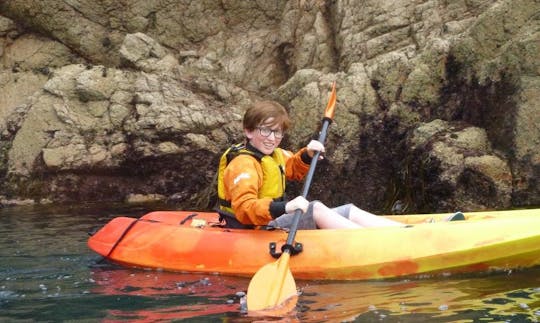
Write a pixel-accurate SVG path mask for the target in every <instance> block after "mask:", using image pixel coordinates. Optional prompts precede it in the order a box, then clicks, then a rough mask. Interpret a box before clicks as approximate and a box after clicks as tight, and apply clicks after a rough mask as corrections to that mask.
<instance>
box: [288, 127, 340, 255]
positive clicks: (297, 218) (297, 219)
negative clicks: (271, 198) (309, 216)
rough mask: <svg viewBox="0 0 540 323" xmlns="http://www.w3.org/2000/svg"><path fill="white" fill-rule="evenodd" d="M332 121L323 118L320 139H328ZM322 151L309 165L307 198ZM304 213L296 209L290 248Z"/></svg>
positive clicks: (305, 193) (289, 237) (304, 190)
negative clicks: (327, 135)
mask: <svg viewBox="0 0 540 323" xmlns="http://www.w3.org/2000/svg"><path fill="white" fill-rule="evenodd" d="M331 122H332V119H330V118H328V117H325V118H323V124H322V128H321V132H320V134H319V141H320V142H322V143H324V141H325V139H326V133H327V132H328V127H329V126H330V123H331ZM320 154H321V152H320V151H317V152H315V154H313V158H312V159H311V164H310V165H309V171H308V173H307V175H306V180H305V182H304V188H303V189H302V196H303V197H304V198H307V195H308V192H309V187H310V186H311V181H312V180H313V174H314V173H315V167H317V162H318V161H319V156H320ZM301 215H302V210H301V209H296V210H295V211H294V217H293V221H292V225H291V228H290V230H289V235H288V236H287V243H286V245H287V246H289V248H290V247H291V246H292V244H293V242H294V238H295V237H296V231H298V222H300V216H301ZM289 248H285V250H284V251H283V252H289V253H290V250H289Z"/></svg>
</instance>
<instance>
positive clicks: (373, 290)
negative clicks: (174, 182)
mask: <svg viewBox="0 0 540 323" xmlns="http://www.w3.org/2000/svg"><path fill="white" fill-rule="evenodd" d="M155 209H157V208H155V207H154V208H152V209H150V208H149V207H134V206H125V205H106V206H104V205H79V206H76V207H75V206H60V207H59V206H56V207H47V208H44V207H37V206H35V207H14V208H7V209H0V247H1V248H0V259H1V261H0V321H2V322H4V321H7V322H29V321H42V322H59V321H67V320H70V321H85V322H121V321H126V322H127V321H129V322H159V321H163V322H168V321H188V322H189V321H193V322H201V321H203V322H204V321H206V322H215V321H228V322H231V321H234V322H252V321H254V320H260V319H266V320H269V321H273V320H278V319H277V318H276V319H273V318H254V317H249V316H246V315H245V313H243V312H242V311H241V310H240V308H241V306H240V299H241V297H242V296H243V292H244V291H245V290H246V289H247V285H248V283H249V279H248V278H236V277H225V276H212V275H199V274H181V273H168V272H160V271H148V270H143V269H133V268H120V267H118V266H115V265H112V264H109V263H107V262H102V261H101V258H100V257H99V256H97V255H95V254H94V253H92V251H90V250H89V249H88V247H87V246H86V241H87V239H88V234H87V232H88V231H90V230H91V229H92V228H94V227H96V226H101V225H103V224H105V223H106V222H108V221H109V220H110V219H112V218H113V217H115V216H118V215H128V216H134V217H138V216H140V215H142V214H145V213H146V212H148V211H151V210H155ZM297 285H298V287H299V288H300V289H301V291H302V295H301V297H300V299H299V305H298V308H297V311H296V313H292V314H291V316H290V317H288V318H287V319H288V320H290V321H301V322H322V321H324V322H327V321H330V322H343V321H347V322H424V321H427V322H456V321H459V322H478V321H482V322H484V321H486V322H538V321H540V268H534V269H531V270H526V271H514V272H505V273H497V274H482V275H475V276H471V275H468V276H450V277H449V276H446V277H445V276H438V277H423V278H418V279H416V278H415V279H402V280H393V281H370V282H313V281H298V282H297Z"/></svg>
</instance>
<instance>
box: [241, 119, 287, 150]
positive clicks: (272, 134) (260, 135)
mask: <svg viewBox="0 0 540 323" xmlns="http://www.w3.org/2000/svg"><path fill="white" fill-rule="evenodd" d="M273 122H274V118H268V119H266V120H265V121H264V122H262V123H261V124H260V125H259V126H258V127H257V128H255V129H253V130H247V129H244V132H245V134H246V137H247V138H248V140H249V142H250V143H251V145H252V146H253V147H255V148H257V149H258V150H259V151H260V152H262V153H263V154H265V155H270V154H272V153H273V152H274V149H276V148H277V147H279V144H280V143H281V139H283V130H282V129H281V125H278V124H275V123H273Z"/></svg>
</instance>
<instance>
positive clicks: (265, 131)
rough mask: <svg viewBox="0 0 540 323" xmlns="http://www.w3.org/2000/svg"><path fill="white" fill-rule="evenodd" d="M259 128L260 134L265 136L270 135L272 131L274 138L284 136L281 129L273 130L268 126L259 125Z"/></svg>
mask: <svg viewBox="0 0 540 323" xmlns="http://www.w3.org/2000/svg"><path fill="white" fill-rule="evenodd" d="M257 129H259V134H260V135H261V136H263V137H269V136H270V134H271V133H272V132H273V133H274V138H276V139H281V138H283V136H284V133H283V131H282V130H279V129H276V130H272V129H270V128H266V127H257Z"/></svg>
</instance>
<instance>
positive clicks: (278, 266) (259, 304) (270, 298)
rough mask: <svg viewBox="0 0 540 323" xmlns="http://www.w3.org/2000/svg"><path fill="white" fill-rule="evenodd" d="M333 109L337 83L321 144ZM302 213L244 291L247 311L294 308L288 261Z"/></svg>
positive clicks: (304, 193)
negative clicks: (276, 255) (275, 253)
mask: <svg viewBox="0 0 540 323" xmlns="http://www.w3.org/2000/svg"><path fill="white" fill-rule="evenodd" d="M335 106H336V82H334V83H333V84H332V92H331V93H330V97H329V98H328V104H327V105H326V109H325V111H324V118H323V124H322V128H321V132H320V134H319V141H320V142H322V143H324V141H325V139H326V133H327V131H328V126H330V123H332V120H333V118H334V109H335ZM319 155H320V152H316V153H315V154H314V156H313V159H312V160H311V165H310V167H309V171H308V173H307V175H306V180H305V182H304V188H303V190H302V196H303V197H305V198H307V194H308V191H309V186H310V185H311V180H312V179H313V174H314V173H315V167H316V166H317V161H318V160H319ZM301 215H302V210H300V209H297V210H296V211H295V212H294V217H293V221H292V225H291V228H290V231H289V235H288V236H287V242H286V244H285V245H284V246H283V248H282V250H283V252H282V254H281V256H280V257H279V259H278V260H277V261H276V262H273V263H270V264H267V265H265V266H263V267H262V268H261V269H259V270H258V271H257V272H256V273H255V275H254V276H253V278H252V279H251V281H250V282H249V286H248V291H247V309H248V310H249V311H262V310H269V309H275V308H277V307H283V306H286V307H287V308H289V310H290V309H292V308H293V307H295V306H296V300H297V298H296V297H297V295H298V293H297V291H296V283H295V281H294V278H293V276H292V273H291V270H290V269H289V259H290V256H291V252H292V249H293V248H294V247H293V242H294V238H295V236H296V231H297V230H298V222H299V221H300V216H301Z"/></svg>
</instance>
